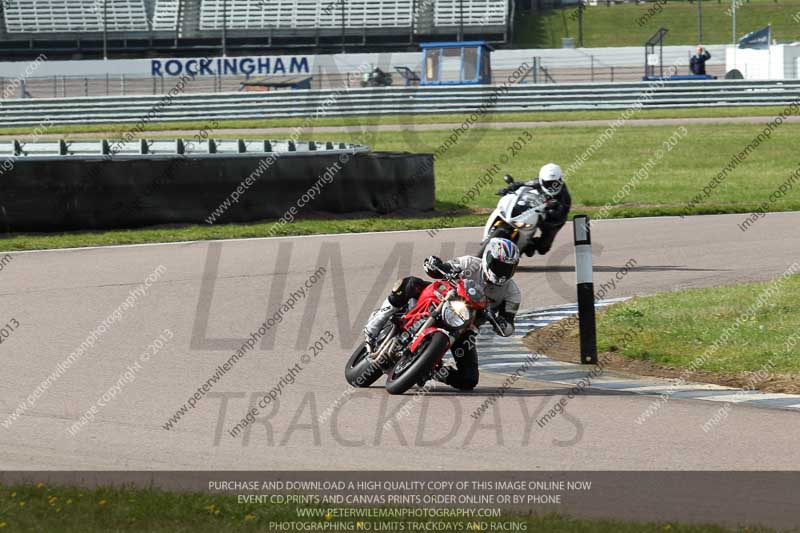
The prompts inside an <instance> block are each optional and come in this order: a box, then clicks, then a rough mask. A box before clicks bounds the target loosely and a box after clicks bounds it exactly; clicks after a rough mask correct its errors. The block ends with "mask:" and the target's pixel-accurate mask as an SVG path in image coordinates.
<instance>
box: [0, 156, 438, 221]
mask: <svg viewBox="0 0 800 533" xmlns="http://www.w3.org/2000/svg"><path fill="white" fill-rule="evenodd" d="M265 160H266V157H265V155H264V154H259V155H244V156H242V155H240V156H233V157H228V156H224V155H215V156H210V157H187V156H177V155H176V156H167V157H164V156H161V157H142V156H138V157H115V158H114V159H112V160H108V159H103V158H102V157H92V158H84V157H76V156H70V157H66V158H60V159H52V158H51V159H38V160H37V159H33V158H31V159H27V158H18V159H16V160H15V164H14V165H13V168H11V169H9V170H7V171H4V172H2V173H0V231H2V232H20V231H64V230H79V229H110V228H130V227H140V226H152V225H159V224H216V223H228V222H240V223H241V222H254V221H258V220H268V219H271V220H277V219H283V220H285V221H287V222H291V221H292V220H293V219H294V218H302V217H307V216H309V215H315V214H321V213H324V214H346V213H381V214H383V213H389V212H392V211H398V210H405V209H414V210H423V211H424V210H431V209H433V208H434V172H433V156H432V155H430V154H408V153H392V152H371V153H356V154H345V153H338V154H311V155H307V154H303V155H281V156H280V157H277V158H275V159H274V161H273V163H272V165H270V166H267V165H263V164H262V162H263V161H265ZM259 165H261V166H262V167H264V166H266V167H267V168H266V169H265V170H263V172H262V173H261V175H260V176H258V174H257V173H256V169H258V168H259ZM251 176H253V177H255V179H253V180H252V181H251V185H250V186H249V187H245V188H240V186H241V185H242V184H243V181H244V180H246V179H247V178H248V177H251ZM237 188H240V191H242V193H241V194H239V195H238V198H237V201H236V202H233V201H232V195H233V194H234V192H235V191H236V190H237ZM226 200H227V201H228V205H227V206H226V205H225V202H226ZM215 212H216V216H214V214H215ZM210 217H213V218H210Z"/></svg>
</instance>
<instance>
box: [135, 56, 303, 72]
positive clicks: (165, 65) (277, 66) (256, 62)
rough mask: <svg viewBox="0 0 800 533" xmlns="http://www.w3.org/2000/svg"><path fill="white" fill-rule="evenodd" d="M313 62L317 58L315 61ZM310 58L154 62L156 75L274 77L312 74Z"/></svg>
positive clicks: (151, 67) (151, 69)
mask: <svg viewBox="0 0 800 533" xmlns="http://www.w3.org/2000/svg"><path fill="white" fill-rule="evenodd" d="M312 59H313V58H312ZM310 73H311V69H310V67H309V58H308V56H290V57H283V56H279V57H269V56H265V57H217V58H211V59H209V58H192V59H151V60H150V74H151V75H153V76H182V75H183V74H189V75H190V76H198V75H199V76H240V75H248V76H253V75H255V76H270V75H286V74H310Z"/></svg>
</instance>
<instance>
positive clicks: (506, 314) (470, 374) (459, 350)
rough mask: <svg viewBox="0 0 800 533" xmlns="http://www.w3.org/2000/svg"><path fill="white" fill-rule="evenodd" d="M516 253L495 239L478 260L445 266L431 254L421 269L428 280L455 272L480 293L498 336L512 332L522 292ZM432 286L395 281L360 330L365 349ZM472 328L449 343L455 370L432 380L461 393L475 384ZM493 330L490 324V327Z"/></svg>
mask: <svg viewBox="0 0 800 533" xmlns="http://www.w3.org/2000/svg"><path fill="white" fill-rule="evenodd" d="M519 255H520V253H519V248H518V247H517V245H516V244H514V243H513V242H511V241H510V240H508V239H500V238H494V239H491V240H490V241H489V244H488V246H486V250H485V251H484V253H483V257H482V258H480V259H479V258H477V257H475V256H471V255H465V256H461V257H456V258H454V259H451V260H450V261H447V262H444V261H442V260H441V259H440V258H439V257H437V256H435V255H432V256H430V257H428V258H427V259H425V262H424V264H423V267H424V269H425V272H426V273H427V274H428V275H429V276H430V277H432V278H435V279H442V278H443V275H442V273H441V272H440V271H444V272H446V273H448V274H453V273H458V274H459V276H460V277H461V278H462V279H470V280H473V281H474V282H475V283H476V284H477V285H478V286H479V287H480V288H482V289H483V291H484V293H485V295H486V298H487V300H488V305H487V312H491V313H492V314H493V316H494V317H495V320H496V322H497V325H498V327H496V328H495V332H496V333H497V334H498V335H502V336H503V337H509V336H510V335H511V334H513V333H514V317H515V316H516V314H517V311H518V310H519V306H520V303H521V300H522V293H521V292H520V290H519V287H518V286H517V284H516V282H515V281H514V280H512V279H511V278H512V277H513V276H514V271H515V270H516V268H517V265H518V264H519ZM430 283H431V282H428V281H425V280H423V279H420V278H417V277H414V276H408V277H406V278H403V279H401V280H399V281H398V282H397V283H396V284H395V286H394V288H393V289H392V293H391V294H390V295H389V297H388V298H386V300H385V301H384V302H383V304H382V305H381V307H380V309H378V310H377V311H375V312H374V313H373V314H372V316H371V317H370V319H369V321H368V322H367V325H366V327H365V328H364V334H365V336H366V343H367V349H368V350H369V351H370V352H372V351H374V350H375V348H376V346H375V344H376V342H375V340H376V338H377V336H378V334H379V333H380V332H381V330H382V329H383V327H384V325H385V324H386V322H387V321H388V320H389V318H390V317H391V316H392V315H394V314H395V313H397V312H399V311H400V310H401V309H403V308H405V307H406V305H407V304H408V302H409V300H411V299H412V298H413V299H414V300H416V299H418V298H419V296H420V294H421V293H422V291H423V290H424V289H425V287H427V286H428V285H429V284H430ZM485 320H486V318H485V317H483V320H480V321H479V323H476V324H475V325H474V326H473V327H472V328H470V330H468V331H467V333H466V334H464V335H463V336H462V337H461V338H460V339H457V340H456V342H455V343H454V344H453V346H452V348H451V351H452V353H453V355H454V358H455V363H456V367H455V368H453V367H450V366H448V367H446V371H445V372H436V373H435V374H434V378H435V379H437V380H439V381H442V382H443V383H446V384H448V385H450V386H451V387H455V388H456V389H460V390H465V391H466V390H472V389H474V388H475V386H476V385H477V384H478V377H479V376H478V352H477V351H476V349H475V345H476V338H477V326H479V325H480V323H483V321H485ZM493 327H494V325H493Z"/></svg>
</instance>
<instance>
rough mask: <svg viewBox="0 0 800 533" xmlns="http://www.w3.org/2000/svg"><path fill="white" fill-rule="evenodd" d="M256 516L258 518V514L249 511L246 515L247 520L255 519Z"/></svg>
mask: <svg viewBox="0 0 800 533" xmlns="http://www.w3.org/2000/svg"><path fill="white" fill-rule="evenodd" d="M255 518H256V515H254V514H252V513H247V514H246V515H244V519H245V520H255Z"/></svg>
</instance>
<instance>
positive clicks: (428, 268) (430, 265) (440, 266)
mask: <svg viewBox="0 0 800 533" xmlns="http://www.w3.org/2000/svg"><path fill="white" fill-rule="evenodd" d="M422 268H424V269H425V273H426V274H428V275H429V276H430V277H432V278H436V279H441V277H442V273H441V272H439V271H440V270H444V269H445V265H444V261H442V260H441V259H439V258H438V257H437V256H435V255H431V256H428V257H427V258H426V259H425V262H424V263H422Z"/></svg>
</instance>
